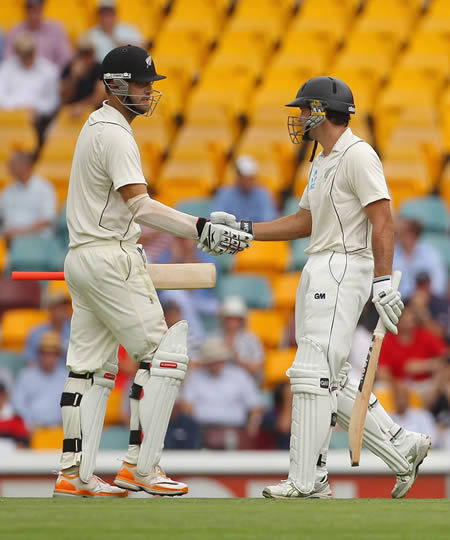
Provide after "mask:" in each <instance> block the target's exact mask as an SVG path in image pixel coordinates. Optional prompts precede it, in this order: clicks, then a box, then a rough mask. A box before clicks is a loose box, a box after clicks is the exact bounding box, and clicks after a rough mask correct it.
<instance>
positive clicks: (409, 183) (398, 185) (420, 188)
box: [383, 159, 433, 208]
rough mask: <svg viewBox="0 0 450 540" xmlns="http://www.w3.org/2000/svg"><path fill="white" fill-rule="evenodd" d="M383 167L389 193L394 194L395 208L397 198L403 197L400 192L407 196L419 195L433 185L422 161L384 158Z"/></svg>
mask: <svg viewBox="0 0 450 540" xmlns="http://www.w3.org/2000/svg"><path fill="white" fill-rule="evenodd" d="M383 168H384V174H385V177H386V181H387V184H388V187H389V190H390V191H391V195H394V197H393V204H394V207H395V208H397V206H398V203H399V202H400V201H399V199H400V198H402V199H403V198H405V197H402V194H408V198H412V197H420V196H422V195H425V194H427V193H428V192H429V191H430V190H431V189H432V187H433V184H432V179H431V178H430V175H429V171H428V170H427V167H426V164H425V163H424V162H423V161H410V160H408V161H398V160H395V161H391V160H388V159H384V160H383ZM395 194H396V195H395Z"/></svg>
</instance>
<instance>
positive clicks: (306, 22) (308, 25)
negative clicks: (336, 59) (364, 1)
mask: <svg viewBox="0 0 450 540" xmlns="http://www.w3.org/2000/svg"><path fill="white" fill-rule="evenodd" d="M358 4H359V1H358V0H349V1H340V2H336V1H335V0H322V1H321V2H320V9H318V5H317V1H316V0H303V2H302V3H301V6H300V9H299V11H298V13H297V15H296V17H295V19H294V20H293V22H292V25H291V29H292V30H293V31H298V30H300V31H305V32H311V31H316V32H323V31H324V29H326V32H327V34H328V35H329V36H332V37H333V39H334V40H336V42H338V41H340V40H341V39H342V38H343V37H344V35H345V33H346V32H347V30H348V28H349V27H350V26H351V24H352V22H353V19H354V15H355V13H356V9H357V7H358Z"/></svg>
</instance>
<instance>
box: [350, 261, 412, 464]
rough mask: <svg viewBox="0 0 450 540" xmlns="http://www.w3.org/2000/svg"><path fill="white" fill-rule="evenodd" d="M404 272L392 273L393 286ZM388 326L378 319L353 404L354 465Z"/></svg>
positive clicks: (356, 462)
mask: <svg viewBox="0 0 450 540" xmlns="http://www.w3.org/2000/svg"><path fill="white" fill-rule="evenodd" d="M401 277H402V273H401V272H399V271H398V270H395V271H394V272H393V274H392V288H393V289H394V290H397V289H398V286H399V283H400V279H401ZM385 334H386V328H385V326H384V324H383V323H382V322H381V319H378V323H377V326H376V327H375V330H374V332H373V336H372V344H371V345H370V348H369V352H368V353H367V359H366V363H365V364H364V369H363V372H362V375H361V380H360V381H359V386H358V394H357V396H356V399H355V403H354V404H353V410H352V416H351V418H350V424H349V427H348V440H349V447H350V461H351V464H352V467H358V465H359V460H360V457H361V445H362V440H363V432H364V425H365V423H366V415H367V409H368V407H369V399H370V394H371V393H372V388H373V383H374V380H375V374H376V371H377V365H378V359H379V357H380V351H381V347H382V345H383V339H384V336H385Z"/></svg>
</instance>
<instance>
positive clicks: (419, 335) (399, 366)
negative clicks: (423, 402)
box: [377, 305, 447, 395]
mask: <svg viewBox="0 0 450 540" xmlns="http://www.w3.org/2000/svg"><path fill="white" fill-rule="evenodd" d="M446 352H447V346H446V344H445V342H444V341H443V340H442V339H441V338H439V337H438V336H436V335H435V334H433V333H432V332H430V331H429V330H427V329H426V328H423V327H422V326H420V325H419V323H418V320H417V314H416V312H415V311H414V308H413V307H412V306H410V305H407V306H406V307H405V309H404V311H403V314H402V316H401V318H400V321H399V323H398V335H395V334H391V333H388V334H387V335H386V337H385V338H384V342H383V347H382V349H381V353H380V359H379V366H378V371H377V376H378V378H379V379H380V380H383V379H384V380H388V381H392V380H394V381H402V382H405V383H407V384H409V385H410V388H411V389H412V390H415V391H417V392H418V393H419V394H420V395H424V393H425V392H426V391H427V390H428V387H429V384H430V381H431V376H432V374H433V372H434V370H435V369H436V366H437V365H438V362H439V361H440V359H441V357H442V356H444V355H445V354H446Z"/></svg>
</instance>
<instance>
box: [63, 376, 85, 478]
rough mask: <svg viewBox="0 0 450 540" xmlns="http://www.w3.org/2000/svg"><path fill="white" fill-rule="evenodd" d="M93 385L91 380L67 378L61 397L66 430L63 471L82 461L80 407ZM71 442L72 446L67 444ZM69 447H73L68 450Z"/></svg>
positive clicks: (64, 428)
mask: <svg viewBox="0 0 450 540" xmlns="http://www.w3.org/2000/svg"><path fill="white" fill-rule="evenodd" d="M91 385H92V381H91V379H90V378H75V377H71V376H70V375H69V377H67V380H66V382H65V384H64V392H63V395H62V396H61V415H62V424H63V430H64V443H63V451H62V454H61V462H60V466H61V470H64V469H68V468H69V467H73V466H74V465H79V464H80V461H81V421H80V405H81V401H82V398H83V396H84V394H86V393H87V391H88V390H89V388H90V387H91ZM64 397H66V400H64ZM66 441H69V443H70V444H67V443H66ZM67 446H71V447H69V448H67Z"/></svg>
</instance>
